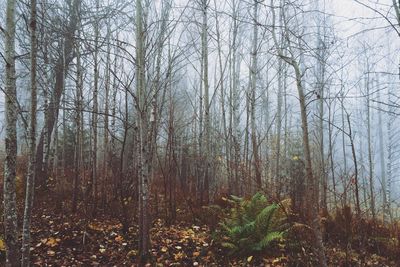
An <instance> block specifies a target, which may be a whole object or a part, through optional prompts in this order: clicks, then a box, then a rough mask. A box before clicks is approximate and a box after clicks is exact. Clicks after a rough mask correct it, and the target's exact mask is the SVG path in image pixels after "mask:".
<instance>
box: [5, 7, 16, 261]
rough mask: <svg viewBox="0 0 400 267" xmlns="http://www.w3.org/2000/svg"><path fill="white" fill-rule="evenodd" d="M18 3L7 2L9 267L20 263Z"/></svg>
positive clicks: (7, 213) (6, 165) (6, 166)
mask: <svg viewBox="0 0 400 267" xmlns="http://www.w3.org/2000/svg"><path fill="white" fill-rule="evenodd" d="M15 2H16V1H15V0H7V11H6V32H5V37H6V38H5V61H6V77H5V78H6V86H5V102H6V136H5V146H6V158H5V162H4V191H3V192H4V196H3V197H4V232H5V234H4V241H5V245H6V266H11V267H16V266H19V264H20V258H19V247H18V228H17V203H16V193H15V178H16V161H17V88H16V73H15Z"/></svg>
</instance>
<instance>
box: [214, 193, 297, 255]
mask: <svg viewBox="0 0 400 267" xmlns="http://www.w3.org/2000/svg"><path fill="white" fill-rule="evenodd" d="M227 201H228V202H230V204H231V208H230V210H229V211H228V212H227V214H226V218H225V219H223V220H222V222H220V224H219V225H220V228H219V234H220V235H219V241H220V243H221V246H223V247H225V248H228V249H229V250H230V253H232V254H233V253H240V254H249V253H254V252H262V251H264V250H265V249H267V248H269V247H270V246H271V244H272V243H273V242H274V241H280V240H283V237H284V235H285V233H286V231H287V229H288V228H289V225H288V223H287V216H286V214H287V212H288V211H287V208H288V207H289V206H290V201H288V200H285V201H283V202H281V203H279V204H277V203H272V204H269V203H268V201H267V198H266V197H265V196H264V195H263V194H261V193H257V194H255V195H254V196H253V197H252V198H251V200H245V199H243V198H239V197H236V196H231V198H230V199H227Z"/></svg>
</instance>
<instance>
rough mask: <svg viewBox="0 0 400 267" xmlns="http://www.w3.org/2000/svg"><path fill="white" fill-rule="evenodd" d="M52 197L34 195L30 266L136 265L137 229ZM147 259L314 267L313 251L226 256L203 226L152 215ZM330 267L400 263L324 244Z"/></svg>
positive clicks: (171, 262)
mask: <svg viewBox="0 0 400 267" xmlns="http://www.w3.org/2000/svg"><path fill="white" fill-rule="evenodd" d="M53 207H54V201H53V200H52V199H43V198H42V199H37V202H36V203H35V209H34V213H33V222H32V248H31V255H32V265H33V266H57V267H58V266H137V265H136V262H137V254H138V253H137V230H138V229H137V228H135V227H130V228H129V230H128V233H126V234H124V233H123V229H122V224H121V223H120V222H119V221H118V220H117V219H115V218H112V217H111V216H98V217H95V218H92V219H88V218H87V217H88V216H86V214H84V212H77V213H76V214H70V212H69V211H65V212H56V209H55V208H53ZM151 244H152V249H151V257H152V262H151V263H149V264H148V266H317V265H315V263H314V264H313V263H312V260H311V259H313V258H315V257H314V255H313V254H312V253H311V252H306V249H302V250H301V251H300V252H296V253H293V251H288V249H287V248H285V247H281V248H280V249H278V250H275V251H274V252H272V253H270V254H271V255H270V256H266V255H250V256H246V257H233V258H232V257H228V254H227V253H226V252H225V251H223V250H222V249H221V248H220V247H218V245H217V244H215V243H214V241H213V238H212V233H211V231H210V228H209V227H208V226H207V225H195V224H191V223H189V222H181V223H178V224H175V225H170V226H167V225H165V224H164V222H163V220H161V219H155V220H154V223H153V227H152V229H151ZM327 256H328V260H329V266H376V267H378V266H379V267H383V266H400V265H397V263H396V262H394V261H391V260H389V259H387V258H384V257H381V256H378V255H377V254H370V255H367V256H366V258H364V259H363V263H362V264H361V263H360V258H361V255H360V254H359V253H356V252H354V251H353V252H351V253H349V254H347V262H348V264H347V265H345V263H344V262H345V259H346V253H345V252H344V250H343V249H342V248H340V247H337V246H335V245H327Z"/></svg>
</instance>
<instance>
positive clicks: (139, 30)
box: [136, 0, 150, 264]
mask: <svg viewBox="0 0 400 267" xmlns="http://www.w3.org/2000/svg"><path fill="white" fill-rule="evenodd" d="M142 12H143V7H142V1H141V0H136V93H137V99H138V102H137V110H138V114H139V142H140V152H139V158H140V160H139V162H140V163H139V256H140V263H141V264H144V263H145V262H146V260H147V258H148V255H149V248H150V236H149V228H150V220H149V214H148V197H149V185H148V171H149V166H148V164H149V161H148V153H149V151H148V149H149V144H148V114H147V113H148V108H147V104H146V99H147V90H146V88H145V85H146V83H145V47H144V44H145V32H144V29H143V15H142Z"/></svg>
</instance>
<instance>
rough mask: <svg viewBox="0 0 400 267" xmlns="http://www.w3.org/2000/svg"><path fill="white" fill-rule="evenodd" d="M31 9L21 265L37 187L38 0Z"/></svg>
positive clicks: (25, 257) (27, 255)
mask: <svg viewBox="0 0 400 267" xmlns="http://www.w3.org/2000/svg"><path fill="white" fill-rule="evenodd" d="M30 4H31V9H30V12H31V14H30V16H31V18H30V23H29V27H30V39H31V40H30V42H31V55H30V57H31V70H30V74H31V81H30V86H31V110H30V112H31V114H30V128H29V166H28V176H27V178H26V190H25V209H24V221H23V229H22V261H21V266H23V267H25V266H29V264H30V243H31V231H30V227H31V219H32V206H33V196H34V189H35V165H36V155H35V151H36V109H37V93H36V91H37V85H36V64H37V63H36V62H37V59H36V58H37V38H36V24H37V23H36V0H31V3H30Z"/></svg>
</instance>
